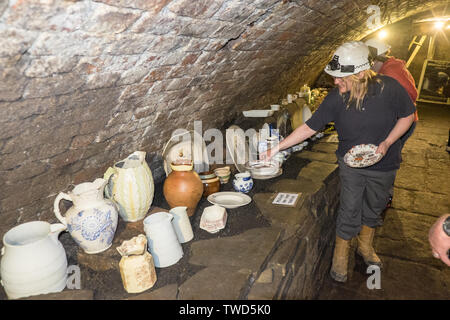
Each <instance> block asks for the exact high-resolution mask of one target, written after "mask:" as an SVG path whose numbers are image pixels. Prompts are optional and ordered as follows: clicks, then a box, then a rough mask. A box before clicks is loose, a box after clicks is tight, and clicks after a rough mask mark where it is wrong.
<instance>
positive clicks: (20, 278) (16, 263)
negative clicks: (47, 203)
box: [0, 221, 67, 299]
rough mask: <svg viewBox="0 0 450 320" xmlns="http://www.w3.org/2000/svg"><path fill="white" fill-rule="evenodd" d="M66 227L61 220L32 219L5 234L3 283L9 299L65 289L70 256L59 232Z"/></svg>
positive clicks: (2, 251)
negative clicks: (60, 238) (60, 240)
mask: <svg viewBox="0 0 450 320" xmlns="http://www.w3.org/2000/svg"><path fill="white" fill-rule="evenodd" d="M65 229H66V227H65V226H64V225H63V224H60V223H56V224H49V223H48V222H45V221H32V222H27V223H23V224H21V225H18V226H16V227H14V228H12V229H11V230H9V231H8V232H7V233H6V234H5V235H4V237H3V244H4V247H3V248H2V250H1V254H2V259H1V267H0V274H1V278H2V280H1V281H0V282H1V284H2V285H3V287H4V288H5V292H6V295H7V296H8V298H9V299H17V298H23V297H28V296H33V295H39V294H46V293H51V292H60V291H62V290H64V288H65V287H66V282H67V257H66V251H65V250H64V247H63V246H62V244H61V242H59V240H58V235H59V233H60V232H62V231H64V230H65Z"/></svg>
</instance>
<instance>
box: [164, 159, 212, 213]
mask: <svg viewBox="0 0 450 320" xmlns="http://www.w3.org/2000/svg"><path fill="white" fill-rule="evenodd" d="M170 167H171V168H172V172H171V173H170V174H169V176H168V177H167V178H166V180H165V181H164V186H163V192H164V197H165V198H166V200H167V203H168V204H169V206H170V208H174V207H187V213H188V216H189V217H191V216H193V215H194V213H195V209H196V208H197V204H198V202H199V201H200V199H201V197H202V194H203V184H202V180H201V179H200V177H199V176H198V174H197V172H195V171H193V170H192V169H193V164H192V161H190V162H186V161H183V162H172V163H171V164H170Z"/></svg>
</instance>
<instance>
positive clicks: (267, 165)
mask: <svg viewBox="0 0 450 320" xmlns="http://www.w3.org/2000/svg"><path fill="white" fill-rule="evenodd" d="M279 168H280V164H279V162H278V161H270V162H267V161H251V162H249V164H248V169H249V170H250V172H251V173H252V174H256V175H272V174H275V173H277V172H278V170H279Z"/></svg>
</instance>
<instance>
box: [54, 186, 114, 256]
mask: <svg viewBox="0 0 450 320" xmlns="http://www.w3.org/2000/svg"><path fill="white" fill-rule="evenodd" d="M106 183H107V181H106V180H104V179H101V178H99V179H95V181H94V182H84V183H81V184H78V185H76V186H75V188H74V189H73V190H72V191H71V192H69V193H64V192H60V193H59V194H58V196H57V197H56V199H55V202H54V203H53V210H54V213H55V216H56V217H57V218H58V220H59V221H61V222H62V223H63V224H64V225H65V226H67V231H69V233H70V235H71V236H72V238H73V239H74V240H75V242H76V243H77V244H78V245H79V246H80V247H81V248H82V249H83V250H84V251H85V252H86V253H89V254H94V253H99V252H103V251H105V250H107V249H108V248H109V247H111V245H112V242H113V239H114V234H115V232H116V229H117V221H118V219H119V214H118V213H117V209H116V204H115V203H114V202H113V201H111V200H109V199H105V198H104V197H103V191H104V189H105V186H106ZM62 199H65V200H68V201H72V203H73V206H72V207H71V208H70V209H69V210H67V212H66V215H65V217H63V216H62V215H61V212H60V211H59V202H60V201H61V200H62Z"/></svg>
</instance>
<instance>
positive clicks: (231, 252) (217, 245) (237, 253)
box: [189, 227, 283, 274]
mask: <svg viewBox="0 0 450 320" xmlns="http://www.w3.org/2000/svg"><path fill="white" fill-rule="evenodd" d="M282 234H283V230H282V229H280V228H277V227H270V228H256V229H251V230H248V231H246V232H244V233H242V234H239V235H236V236H232V237H225V238H215V239H208V240H200V241H197V242H194V243H192V245H191V257H190V259H189V263H191V264H194V265H202V266H208V267H210V266H222V267H224V266H231V267H236V268H240V269H249V270H251V271H252V272H254V273H255V274H256V273H258V272H259V271H260V269H261V267H262V266H263V263H264V262H265V260H266V258H267V256H270V254H271V252H272V250H273V248H274V247H276V246H277V243H278V242H279V239H280V237H281V236H282Z"/></svg>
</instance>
